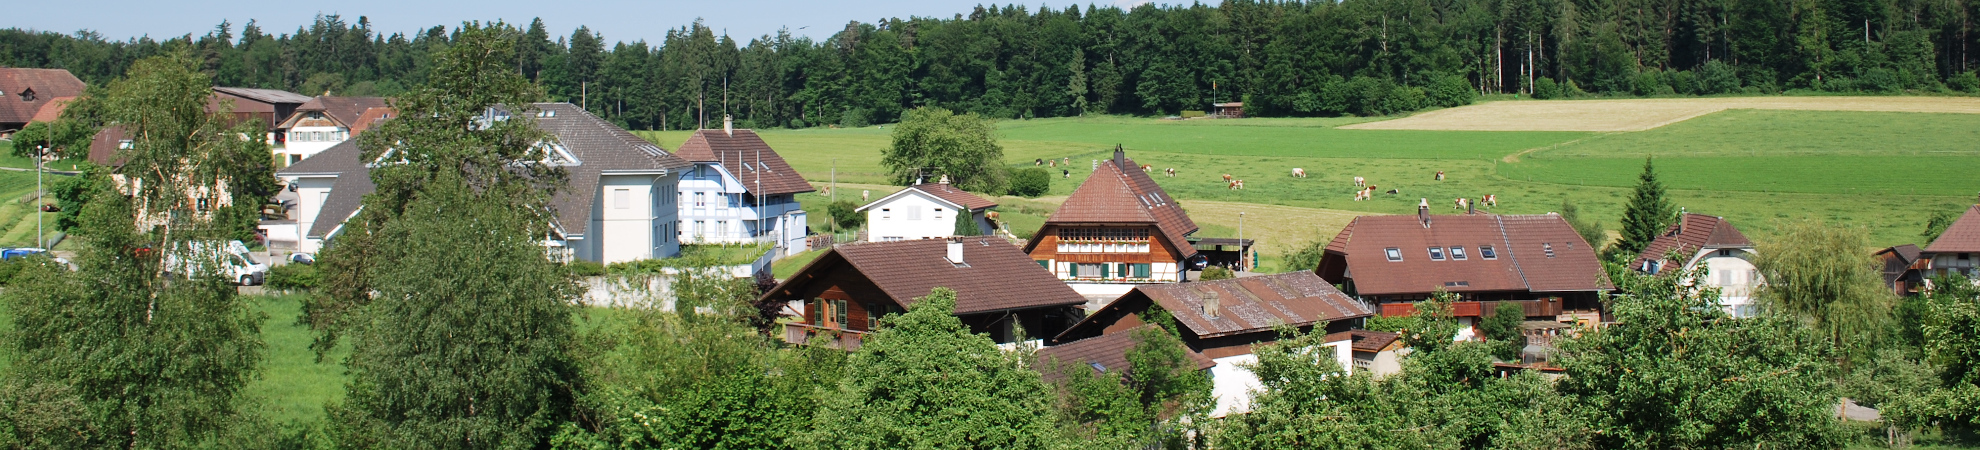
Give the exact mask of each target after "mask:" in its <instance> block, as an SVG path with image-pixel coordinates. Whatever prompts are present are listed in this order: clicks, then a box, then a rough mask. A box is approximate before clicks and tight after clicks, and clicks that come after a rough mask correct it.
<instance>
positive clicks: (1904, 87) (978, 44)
mask: <svg viewBox="0 0 1980 450" xmlns="http://www.w3.org/2000/svg"><path fill="white" fill-rule="evenodd" d="M1975 12H1976V3H1975V2H1971V1H1968V0H1348V1H1341V2H1329V1H1313V2H1297V1H1283V2H1282V1H1269V0H1267V1H1258V0H1228V1H1223V2H1220V3H1219V4H1218V5H1216V6H1208V5H1203V4H1192V5H1188V6H1180V5H1155V4H1144V5H1140V6H1136V7H1133V8H1130V9H1122V8H1118V7H1113V6H1093V5H1088V6H1085V7H1083V8H1082V7H1079V6H1071V7H1064V8H1053V7H1050V6H1041V7H1037V8H1036V9H1033V8H1031V7H1028V6H1022V5H1003V6H999V5H996V4H991V5H987V6H983V5H979V6H977V7H976V8H975V9H973V10H971V11H968V12H966V13H962V12H959V13H957V14H955V15H954V16H952V17H946V18H944V17H909V18H905V19H902V18H890V19H884V20H881V21H879V22H878V23H863V22H857V21H855V22H850V23H847V24H846V26H845V28H844V29H843V30H840V31H838V32H836V33H834V34H832V35H831V36H830V37H828V38H825V39H822V40H814V39H811V38H807V37H799V36H793V35H792V34H790V33H789V32H788V30H784V31H780V32H778V33H777V34H775V35H764V36H758V37H754V38H749V39H747V41H746V42H745V41H744V40H742V39H739V38H737V37H732V36H726V35H717V33H716V32H715V31H714V29H712V28H711V27H710V26H708V25H705V24H703V23H702V22H701V21H700V20H694V21H692V22H689V23H687V24H685V25H682V26H680V27H679V28H674V29H671V30H669V31H668V32H667V34H666V37H665V38H664V40H663V41H662V42H645V41H634V42H624V41H617V42H613V41H608V40H607V37H606V36H603V35H600V34H599V33H596V32H594V31H592V30H590V29H589V28H586V27H583V26H579V27H577V28H576V29H575V30H574V31H572V32H571V33H570V34H568V35H564V34H561V33H559V34H553V33H552V32H551V31H550V30H549V29H548V27H547V26H546V25H545V24H544V23H543V21H542V20H540V19H538V20H534V21H532V22H531V23H530V24H529V25H527V26H522V25H520V24H516V25H510V26H515V27H516V28H520V29H523V30H525V32H524V33H522V34H521V35H520V36H518V37H516V38H515V39H517V42H516V48H517V51H518V58H517V61H516V63H515V66H516V70H517V71H518V72H519V73H521V74H522V75H524V77H526V78H527V79H529V80H531V81H532V82H535V83H538V84H540V85H541V86H542V87H543V88H544V89H545V91H546V92H548V93H549V95H550V96H551V98H552V99H554V100H558V101H569V102H572V103H578V104H582V105H583V106H584V107H585V108H586V109H589V110H591V111H593V112H594V113H597V114H599V115H601V116H603V117H607V118H610V119H611V120H613V121H615V122H617V123H619V124H620V125H622V126H625V127H627V128H631V129H655V130H665V129H681V128H694V127H698V126H700V125H703V124H706V123H710V122H709V121H710V120H711V119H710V118H714V119H713V120H719V119H720V117H721V115H722V114H725V113H726V114H733V115H735V116H736V118H737V119H738V120H739V121H740V122H741V123H742V124H743V125H744V126H750V127H759V128H761V127H808V126H823V125H840V126H860V125H866V124H872V123H891V122H894V121H896V120H898V119H899V117H900V115H901V114H902V113H903V112H904V111H906V110H908V109H912V108H915V107H919V106H939V107H944V108H948V109H952V110H959V111H967V112H975V113H978V114H981V115H984V116H988V117H998V118H1034V117H1059V116H1071V115H1079V114H1086V113H1112V114H1136V115H1166V114H1178V113H1180V112H1182V111H1184V110H1203V109H1207V108H1208V107H1209V103H1211V102H1219V101H1244V102H1246V103H1247V105H1246V106H1247V114H1250V115H1266V116H1331V115H1347V114H1353V115H1383V114H1393V113H1398V112H1406V111H1412V110H1416V109H1420V108H1424V107H1433V106H1449V105H1455V104H1462V103H1466V102H1469V101H1470V99H1471V98H1472V97H1473V96H1474V94H1487V95H1489V94H1523V95H1530V96H1534V97H1540V98H1547V97H1559V96H1574V95H1591V94H1592V95H1614V96H1658V95H1713V94H1749V93H1750V94H1774V93H1782V92H1791V91H1806V92H1874V93H1886V92H1913V93H1944V92H1956V91H1965V92H1973V91H1976V90H1980V78H1976V77H1975V76H1974V75H1973V72H1972V71H1973V69H1974V65H1973V64H1972V63H1973V59H1974V58H1973V57H1972V56H1971V55H1970V54H1969V52H1968V50H1967V49H1968V47H1969V44H1973V43H1974V41H1975V36H1973V35H1972V33H1971V30H1972V28H1973V24H1972V16H1974V14H1975ZM683 21H685V20H683ZM459 31H460V29H459V27H455V28H453V29H451V30H450V28H449V27H447V26H444V25H435V26H433V27H431V28H427V29H424V30H420V31H417V32H413V33H411V34H407V33H399V32H394V33H386V32H383V31H379V30H375V29H374V28H373V26H372V25H371V23H370V21H369V20H368V19H367V18H365V17H362V16H360V17H358V18H357V20H356V21H355V22H351V21H348V20H347V19H345V18H344V17H343V16H339V15H319V16H317V17H316V18H315V20H314V22H313V23H312V24H310V25H309V26H306V27H298V28H297V29H296V30H294V31H293V32H288V33H283V32H281V31H280V30H265V29H263V28H261V27H260V26H259V25H257V24H256V22H254V21H252V20H250V21H249V22H247V23H246V24H243V25H239V28H238V30H236V24H233V23H229V22H222V23H220V24H219V25H217V26H215V27H214V28H213V29H211V30H208V31H206V32H205V34H202V35H194V34H193V33H188V34H186V35H183V36H178V37H170V38H164V39H162V40H159V39H153V38H151V37H142V38H127V39H123V40H117V39H115V38H106V37H104V36H101V35H99V34H97V33H94V32H90V31H87V30H85V31H78V32H75V33H71V34H62V33H57V32H51V31H37V30H21V29H7V30H0V65H6V66H14V67H56V68H66V69H68V70H70V71H71V72H74V73H75V74H76V76H78V77H80V78H82V79H83V80H84V81H86V82H89V83H91V84H92V85H100V84H103V83H105V82H108V81H110V80H111V79H113V78H115V77H116V76H118V75H121V74H123V73H124V71H125V70H126V69H127V68H128V67H129V66H130V65H131V64H132V63H133V62H134V61H137V60H139V59H142V58H144V57H146V56H153V55H160V54H164V53H166V52H170V51H173V50H174V49H183V50H186V51H190V52H193V53H194V54H196V57H197V58H199V59H200V60H201V65H202V67H201V70H203V71H204V72H206V73H207V74H209V75H210V76H211V77H213V79H214V82H215V83H217V84H219V85H223V86H240V87H257V88H272V89H285V90H290V91H295V92H301V93H305V94H309V95H319V94H322V93H326V92H327V93H331V94H335V95H388V96H389V95H393V94H397V93H399V92H402V91H404V90H405V89H407V88H408V87H409V86H414V85H418V84H420V83H423V82H424V81H425V80H426V78H427V77H428V76H429V75H430V72H431V71H432V70H433V68H432V67H431V63H430V61H431V58H430V57H429V55H431V54H433V53H434V52H437V51H440V50H442V49H444V48H446V47H447V46H449V45H450V44H451V43H453V42H454V41H455V40H457V39H459ZM608 42H609V44H608ZM593 99H596V100H598V101H597V102H592V101H591V100H593Z"/></svg>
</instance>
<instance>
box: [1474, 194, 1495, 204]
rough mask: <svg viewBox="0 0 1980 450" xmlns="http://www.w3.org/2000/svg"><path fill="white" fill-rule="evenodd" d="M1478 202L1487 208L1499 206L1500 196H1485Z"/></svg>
mask: <svg viewBox="0 0 1980 450" xmlns="http://www.w3.org/2000/svg"><path fill="white" fill-rule="evenodd" d="M1478 202H1479V203H1484V204H1485V206H1499V196H1498V195H1495V194H1485V197H1482V198H1480V199H1479V201H1478Z"/></svg>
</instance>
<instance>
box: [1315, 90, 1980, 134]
mask: <svg viewBox="0 0 1980 450" xmlns="http://www.w3.org/2000/svg"><path fill="white" fill-rule="evenodd" d="M1729 109H1765V110H1798V111H1871V112H1923V113H1959V114H1980V98H1972V97H1827V96H1811V97H1707V98H1658V99H1613V100H1547V101H1517V100H1515V101H1495V102H1486V103H1480V104H1476V105H1471V106H1465V107H1460V108H1450V109H1442V110H1437V111H1430V112H1425V113H1422V114H1416V115H1413V116H1410V117H1406V118H1402V119H1396V120H1386V121H1380V122H1368V123H1361V124H1354V125H1347V126H1344V128H1348V129H1357V130H1446V131H1448V130H1468V131H1643V130H1649V129H1654V128H1657V127H1662V126H1665V125H1670V124H1673V123H1679V122H1683V121H1685V120H1687V119H1691V118H1693V117H1698V116H1703V115H1706V114H1712V113H1716V112H1719V111H1725V110H1729Z"/></svg>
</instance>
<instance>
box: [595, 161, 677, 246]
mask: <svg viewBox="0 0 1980 450" xmlns="http://www.w3.org/2000/svg"><path fill="white" fill-rule="evenodd" d="M677 180H678V174H669V175H667V176H655V175H603V176H600V177H599V179H598V192H597V193H596V194H595V195H597V197H596V198H595V199H594V200H593V201H592V202H591V226H590V229H589V230H587V231H586V233H585V236H584V239H583V240H582V241H577V242H573V244H574V245H575V246H576V247H577V248H576V250H577V257H578V258H579V259H584V260H589V261H597V262H600V263H605V264H611V263H615V262H625V261H634V260H640V259H650V258H665V257H669V256H674V255H678V254H680V244H679V243H678V242H676V240H675V239H674V236H672V235H670V234H668V233H667V231H670V230H671V229H672V228H673V224H674V220H675V216H677V215H678V214H679V213H678V210H677V209H676V208H675V207H674V204H673V203H672V199H673V198H675V197H676V196H675V193H674V190H675V186H676V184H677V183H678V181H677Z"/></svg>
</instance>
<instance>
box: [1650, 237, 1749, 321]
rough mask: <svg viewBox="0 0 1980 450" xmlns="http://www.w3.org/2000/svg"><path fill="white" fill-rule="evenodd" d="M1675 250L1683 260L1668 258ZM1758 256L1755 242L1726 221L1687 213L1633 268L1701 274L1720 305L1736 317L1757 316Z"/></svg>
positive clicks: (1653, 243)
mask: <svg viewBox="0 0 1980 450" xmlns="http://www.w3.org/2000/svg"><path fill="white" fill-rule="evenodd" d="M1673 251H1675V252H1676V253H1677V254H1679V255H1681V256H1680V258H1682V259H1665V256H1668V255H1669V254H1671V252H1673ZM1755 256H1759V253H1756V252H1754V250H1753V241H1751V240H1748V239H1746V235H1744V234H1740V232H1739V229H1738V228H1734V227H1733V225H1732V222H1728V221H1726V219H1725V218H1722V217H1715V216H1708V215H1704V214H1691V213H1685V214H1682V215H1680V217H1679V218H1678V221H1677V223H1675V224H1671V227H1670V228H1669V229H1666V230H1664V234H1662V235H1658V236H1657V239H1656V240H1652V241H1650V244H1649V245H1647V246H1645V247H1644V248H1643V253H1642V254H1640V255H1638V256H1637V257H1636V261H1635V262H1634V263H1632V264H1631V267H1633V268H1635V269H1636V270H1637V271H1640V272H1643V273H1647V274H1652V275H1654V274H1657V273H1660V272H1663V271H1664V270H1665V269H1666V268H1668V266H1669V265H1670V264H1672V263H1677V264H1679V266H1680V267H1683V268H1685V269H1688V270H1695V271H1699V272H1700V273H1699V275H1700V276H1701V277H1702V278H1703V280H1702V281H1703V282H1704V284H1705V285H1706V286H1709V287H1715V288H1719V303H1720V305H1722V306H1724V307H1725V309H1726V312H1727V313H1730V314H1732V315H1733V316H1736V317H1748V316H1752V315H1754V314H1757V313H1758V311H1755V310H1754V305H1753V291H1754V289H1757V288H1759V287H1760V285H1761V283H1762V280H1761V278H1760V270H1759V268H1758V267H1756V266H1754V265H1753V258H1754V257H1755Z"/></svg>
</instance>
